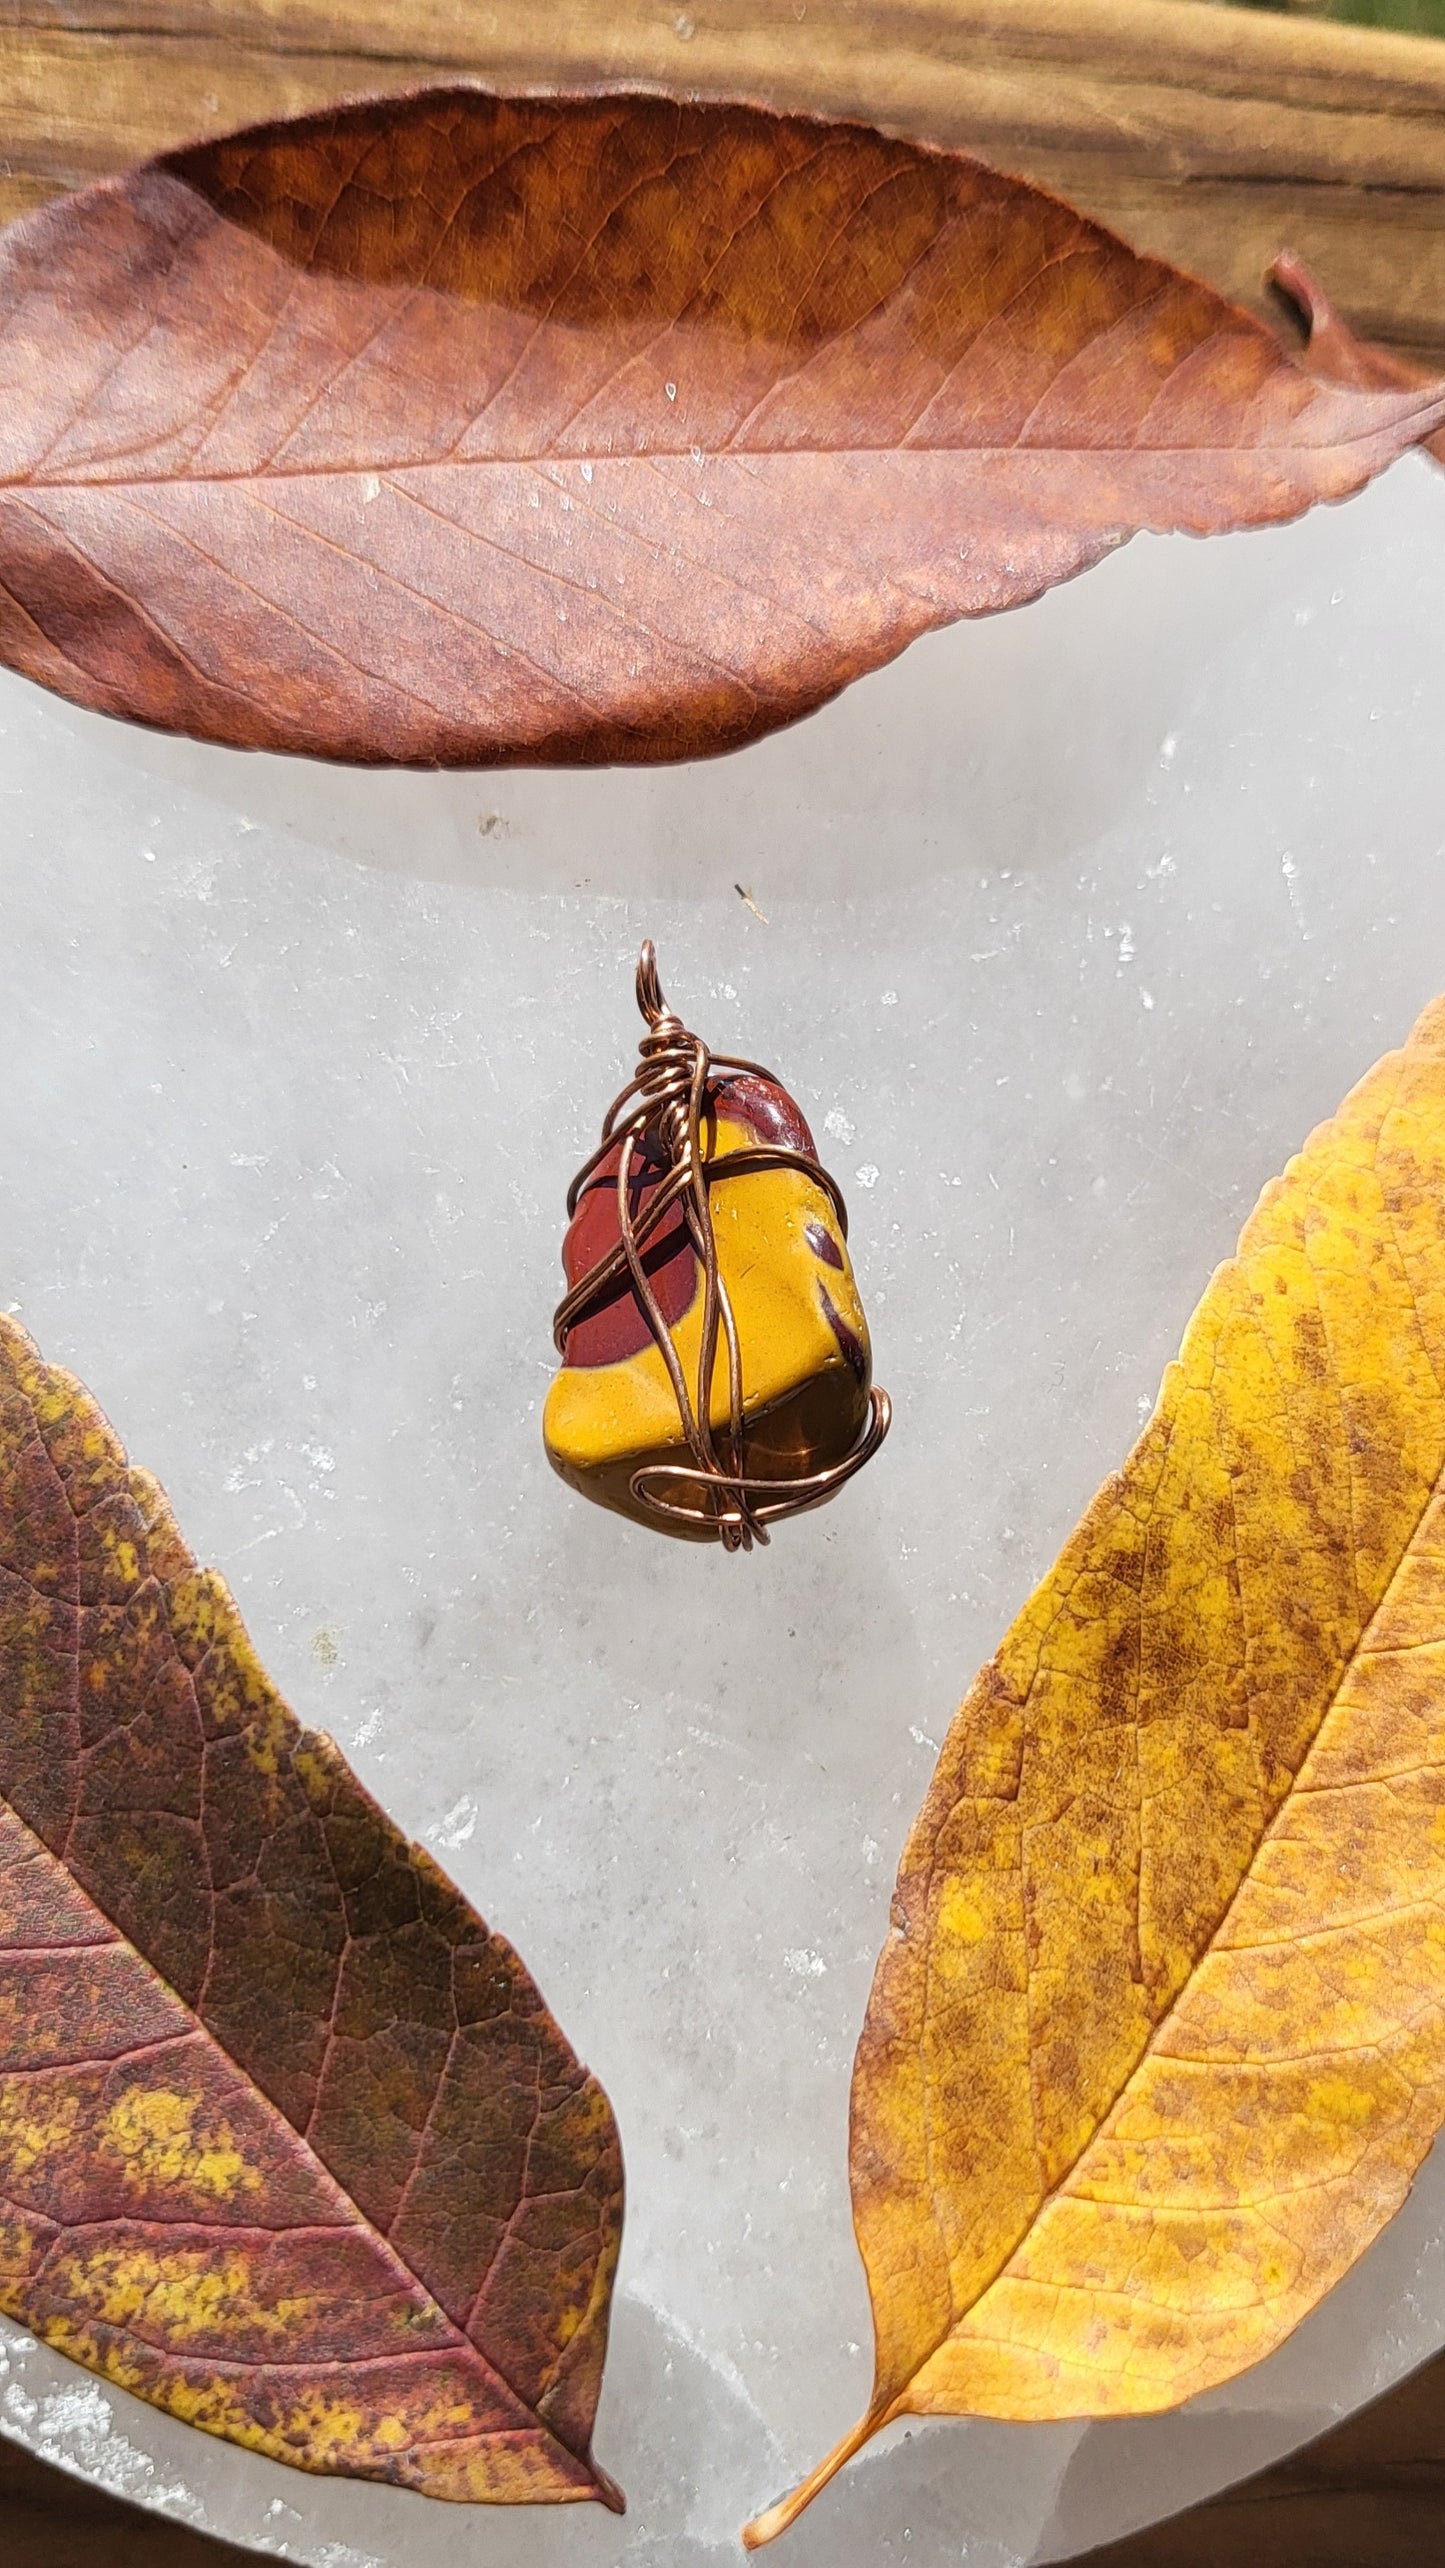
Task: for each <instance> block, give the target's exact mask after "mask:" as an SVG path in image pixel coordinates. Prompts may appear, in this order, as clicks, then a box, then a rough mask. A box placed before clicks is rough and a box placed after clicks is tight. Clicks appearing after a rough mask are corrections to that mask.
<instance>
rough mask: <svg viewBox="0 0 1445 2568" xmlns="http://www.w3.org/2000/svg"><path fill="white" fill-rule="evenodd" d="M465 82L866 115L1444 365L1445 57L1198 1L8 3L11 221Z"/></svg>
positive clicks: (1250, 296)
mask: <svg viewBox="0 0 1445 2568" xmlns="http://www.w3.org/2000/svg"><path fill="white" fill-rule="evenodd" d="M457 78H466V79H474V80H480V81H483V82H487V83H491V84H495V85H498V86H501V85H506V84H508V83H511V84H516V85H521V86H527V85H535V84H544V83H547V82H549V81H553V82H555V81H564V82H565V81H571V82H574V83H576V84H578V85H590V84H593V83H596V82H599V81H610V82H626V81H632V82H640V83H643V84H646V85H665V86H668V87H672V88H680V89H683V90H685V91H686V92H687V93H688V94H690V95H695V96H704V97H709V96H726V95H734V96H736V95H744V96H748V97H756V98H765V99H768V100H770V101H771V102H773V103H774V104H776V105H779V106H784V107H790V108H802V109H813V110H816V111H822V112H826V113H830V114H846V115H860V116H867V117H870V118H871V119H872V120H873V121H874V122H876V123H879V124H882V125H884V126H886V127H888V128H889V129H891V130H893V131H896V132H903V133H908V134H913V135H917V136H919V137H921V138H924V139H927V140H932V141H937V142H943V143H954V144H960V145H963V146H965V147H966V148H968V149H970V150H973V151H977V152H978V153H980V154H981V156H982V157H984V158H985V159H988V160H991V161H994V162H995V163H997V164H998V165H999V166H1000V167H1005V168H1010V169H1017V170H1021V171H1022V172H1023V173H1024V174H1025V175H1026V176H1029V177H1031V178H1035V179H1037V180H1038V181H1040V182H1041V183H1042V184H1044V185H1046V186H1053V187H1058V188H1060V189H1062V190H1063V191H1064V192H1065V193H1067V194H1069V195H1071V196H1072V197H1073V199H1074V201H1075V202H1076V203H1078V204H1080V205H1082V206H1084V207H1085V208H1086V209H1087V210H1088V211H1089V212H1091V213H1095V214H1097V215H1099V216H1100V217H1101V219H1103V220H1104V221H1106V222H1111V223H1113V224H1114V225H1115V227H1116V228H1117V229H1119V230H1121V231H1123V232H1124V233H1125V234H1126V236H1127V237H1128V238H1129V239H1130V240H1132V241H1134V242H1135V243H1137V244H1138V245H1139V246H1141V247H1144V248H1149V249H1158V250H1161V251H1163V252H1164V253H1165V254H1166V255H1168V256H1170V257H1172V258H1175V259H1177V260H1179V261H1180V262H1181V263H1182V264H1184V265H1185V266H1188V267H1192V268H1194V269H1196V270H1197V271H1199V272H1200V273H1201V274H1203V275H1206V276H1208V277H1209V278H1210V279H1211V281H1213V282H1214V283H1216V284H1218V285H1221V286H1223V287H1224V288H1225V290H1226V291H1228V292H1230V293H1234V294H1237V295H1239V296H1240V297H1241V299H1242V300H1244V301H1247V302H1250V303H1252V304H1253V305H1254V306H1255V308H1256V309H1259V308H1262V305H1263V288H1262V283H1261V276H1262V270H1263V268H1264V266H1265V264H1266V263H1267V260H1268V259H1269V257H1270V256H1271V255H1272V253H1273V252H1274V251H1275V250H1276V249H1278V248H1280V247H1282V246H1285V245H1288V246H1290V247H1292V248H1294V249H1296V250H1298V251H1300V252H1301V253H1302V255H1303V256H1305V257H1306V258H1307V259H1309V260H1310V261H1311V263H1312V264H1313V265H1314V266H1316V267H1317V268H1318V270H1319V272H1320V274H1321V276H1322V278H1323V280H1324V282H1325V284H1326V285H1327V286H1328V287H1329V288H1330V290H1331V291H1332V292H1333V293H1334V294H1335V296H1336V298H1337V299H1338V301H1339V302H1340V303H1341V304H1342V305H1343V307H1344V309H1345V311H1346V312H1347V314H1348V315H1349V317H1350V318H1351V320H1353V321H1354V322H1355V323H1356V325H1357V326H1359V327H1360V328H1362V329H1365V330H1367V331H1368V332H1370V334H1371V335H1373V336H1376V337H1379V338H1382V339H1384V340H1386V341H1387V342H1389V343H1390V344H1392V345H1395V346H1398V347H1402V348H1408V349H1412V350H1414V351H1416V352H1418V353H1420V354H1422V355H1425V356H1427V357H1434V358H1439V359H1440V360H1441V361H1445V46H1442V45H1437V44H1434V43H1432V42H1430V41H1428V40H1426V39H1423V38H1414V37H1407V36H1396V35H1390V34H1381V33H1379V32H1377V31H1375V30H1371V29H1363V28H1354V27H1344V26H1336V25H1333V24H1328V23H1323V22H1318V21H1314V20H1307V19H1300V18H1295V17H1277V16H1273V15H1269V14H1264V13H1256V12H1253V11H1232V10H1231V11H1225V10H1221V9H1217V8H1210V7H1204V6H1200V5H1197V0H493V5H484V0H0V216H4V215H8V214H12V213H17V212H20V211H23V210H24V209H25V208H27V207H28V206H30V205H33V204H36V203H38V202H41V201H42V200H43V198H44V197H45V196H46V195H47V194H50V193H54V192H55V191H57V190H59V189H62V188H66V187H73V186H76V185H78V184H80V183H81V182H83V181H84V180H86V179H88V178H93V177H97V176H100V175H103V174H105V173H106V172H109V171H112V170H117V169H121V168H124V167H126V166H127V165H129V164H130V163H131V162H133V161H135V160H138V159H141V158H143V157H144V156H145V155H146V154H147V153H149V152H153V151H157V150H163V149H165V148H167V147H168V146H169V145H171V144H174V143H178V142H181V141H184V140H188V139H190V138H192V137H193V136H196V135H200V134H212V133H220V132H224V131H226V130H227V129H228V128H229V127H233V126H236V125H239V124H244V123H247V122H250V121H253V120H254V119H257V118H260V117H266V116H274V115H289V114H294V113H296V112H298V111H300V110H302V109H304V108H307V107H312V106H317V105H320V104H322V103H324V102H325V101H327V100H329V99H333V98H337V97H354V96H359V95H363V94H366V93H368V92H373V93H374V92H376V91H386V90H397V89H406V88H411V87H414V86H416V85H418V84H419V83H422V82H425V81H428V80H446V79H457Z"/></svg>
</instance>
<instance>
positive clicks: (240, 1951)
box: [0, 1317, 622, 2507]
mask: <svg viewBox="0 0 1445 2568" xmlns="http://www.w3.org/2000/svg"><path fill="white" fill-rule="evenodd" d="M0 1795H3V1798H0V2309H3V2310H4V2311H5V2312H6V2313H7V2315H9V2316H10V2317H12V2318H17V2319H20V2320H22V2321H23V2322H24V2324H25V2325H26V2326H28V2327H30V2328H33V2329H34V2331H35V2333H36V2334H37V2335H39V2336H41V2337H43V2338H44V2339H45V2340H46V2342H47V2343H49V2344H51V2345H55V2346H58V2347H60V2349H61V2350H62V2351H63V2352H64V2353H66V2354H70V2355H73V2356H74V2357H75V2358H76V2359H77V2361H79V2362H82V2363H85V2364H88V2365H89V2366H90V2367H91V2369H92V2370H93V2371H96V2372H99V2373H100V2374H101V2375H102V2376H103V2377H104V2378H105V2379H106V2380H108V2381H114V2382H117V2383H119V2384H120V2385H121V2386H122V2387H124V2388H126V2389H128V2390H135V2391H138V2392H139V2393H140V2395H141V2396H142V2397H143V2398H147V2399H150V2400H152V2401H153V2402H154V2404H155V2405H156V2406H157V2407H163V2408H167V2409H169V2410H170V2412H171V2413H172V2414H173V2415H175V2416H179V2417H183V2418H185V2419H186V2420H187V2421H188V2422H189V2423H191V2424H193V2425H199V2426H203V2427H204V2428H205V2429H206V2430H207V2431H208V2432H209V2433H212V2434H220V2435H225V2436H227V2437H228V2438H229V2439H230V2440H231V2441H233V2442H236V2443H242V2444H246V2445H249V2446H251V2447H252V2448H253V2449H255V2450H257V2451H261V2452H267V2453H270V2454H271V2455H273V2457H274V2458H276V2459H277V2460H281V2461H289V2462H292V2463H294V2464H296V2465H297V2466H299V2467H300V2468H302V2469H307V2470H331V2471H340V2472H344V2473H348V2474H350V2475H354V2476H359V2477H362V2478H371V2479H388V2480H393V2481H395V2482H397V2483H399V2484H401V2485H403V2486H406V2487H411V2488H418V2489H421V2490H422V2491H424V2492H425V2493H426V2494H427V2495H430V2496H436V2497H451V2498H457V2499H463V2500H466V2499H472V2500H483V2499H485V2500H490V2501H494V2502H520V2501H522V2500H526V2499H549V2500H553V2501H558V2502H566V2501H570V2500H576V2499H579V2498H584V2497H600V2498H601V2499H602V2501H603V2502H604V2503H605V2504H607V2505H612V2506H618V2507H620V2504H621V2499H620V2497H619V2496H618V2494H617V2491H616V2489H615V2488H614V2487H613V2486H612V2483H611V2481H610V2480H609V2479H608V2478H607V2477H606V2475H605V2473H604V2472H602V2471H601V2470H600V2469H598V2467H597V2466H596V2464H595V2463H594V2462H593V2460H592V2458H591V2453H590V2449H589V2446H590V2438H591V2431H592V2419H593V2412H594V2410H595V2407H596V2404H597V2393H598V2389H599V2386H600V2383H601V2377H602V2362H603V2356H604V2353H605V2350H606V2337H607V2317H608V2305H609V2297H610V2293H611V2285H612V2275H613V2270H614V2267H615V2264H616V2258H617V2246H618V2240H619V2235H620V2229H621V2219H622V2166H621V2157H620V2152H619V2149H618V2144H617V2135H616V2130H615V2127H614V2124H613V2120H612V2115H611V2111H610V2109H609V2106H608V2103H607V2099H606V2097H605V2096H604V2095H603V2093H602V2090H601V2088H600V2087H599V2086H598V2085H597V2084H596V2081H595V2080H594V2079H592V2078H590V2077H589V2076H588V2075H587V2073H586V2072H585V2070H583V2069H582V2068H581V2067H580V2065H579V2063H578V2062H577V2060H576V2059H575V2057H574V2056H573V2054H572V2052H571V2051H570V2049H569V2048H568V2046H567V2043H566V2042H565V2040H564V2039H563V2036H562V2034H561V2033H560V2032H559V2030H558V2028H557V2026H556V2024H555V2023H554V2022H553V2020H552V2018H551V2016H550V2015H549V2014H548V2012H547V2010H546V2007H545V2006H544V2004H543V2002H542V1999H541V1997H540V1995H539V1993H538V1991H537V1989H536V1987H535V1985H534V1983H533V1982H532V1980H531V1979H529V1977H528V1975H527V1973H526V1971H525V1970H524V1969H523V1967H522V1965H521V1963H520V1962H519V1960H518V1959H517V1956H516V1954H515V1953H514V1952H513V1951H512V1949H511V1947H510V1945H508V1944H507V1943H505V1942H504V1941H503V1939H502V1937H501V1936H499V1935H494V1934H489V1933H488V1931H487V1928H486V1927H485V1926H484V1925H483V1924H482V1922H481V1920H480V1918H479V1917H477V1915H476V1914H475V1912H474V1911H473V1910H472V1909H470V1908H469V1907H468V1906H467V1904H466V1902H465V1900H463V1899H462V1897H461V1895H460V1893H459V1892H457V1891H456V1890H454V1889H453V1887H452V1885H451V1883H450V1882H449V1881H447V1880H446V1878H445V1876H444V1875H443V1874H442V1873H441V1872H439V1871H438V1869H437V1867H436V1865H435V1864H434V1863H433V1862H432V1861H431V1859H430V1857H429V1856H428V1855H426V1854H425V1853H424V1852H423V1851H422V1850H421V1849H420V1848H419V1847H416V1846H412V1845H409V1844H408V1843H407V1841H406V1839H405V1838H404V1837H403V1836H401V1834H400V1833H399V1831H398V1830H397V1829H396V1828H394V1827H393V1826H392V1824H391V1822H390V1821H389V1820H388V1819H387V1817H386V1816H385V1813H384V1812H383V1811H381V1810H380V1809H378V1807H377V1805H376V1803H375V1802H374V1801H373V1800H372V1799H371V1797H370V1795H369V1794H368V1793H367V1792H365V1791H363V1789H362V1787H361V1785H360V1784H359V1783H358V1782H357V1780H356V1778H355V1776H354V1775H353V1774H352V1773H351V1772H350V1770H349V1768H348V1767H347V1765H346V1764H345V1762H344V1760H343V1759H342V1757H341V1755H340V1754H339V1752H338V1750H337V1749H336V1748H335V1747H334V1746H333V1744H332V1742H331V1741H330V1740H329V1739H327V1738H324V1737H322V1736H320V1735H319V1734H317V1733H315V1732H313V1731H307V1730H303V1729H302V1728H301V1727H300V1726H299V1724H298V1723H297V1722H296V1720H295V1718H294V1717H293V1715H292V1714H291V1713H290V1712H289V1711H288V1710H287V1708H286V1706H285V1704H284V1703H282V1701H281V1700H280V1698H279V1696H278V1695H277V1694H276V1692H275V1690H274V1688H273V1687H272V1685H271V1684H270V1682H269V1680H268V1679H267V1677H266V1675H265V1673H264V1671H263V1669H262V1668H261V1666H260V1665H259V1663H258V1661H257V1659H256V1656H255V1654H254V1652H253V1650H252V1648H251V1645H250V1643H249V1641H248V1640H247V1637H246V1634H245V1631H244V1630H243V1628H242V1625H241V1621H240V1617H239V1615H238V1614H237V1611H236V1607H235V1604H234V1601H233V1599H232V1597H231V1595H230V1592H229V1590H228V1589H227V1588H226V1586H225V1585H224V1583H223V1582H222V1581H221V1580H220V1579H219V1578H218V1577H217V1576H216V1574H215V1572H214V1571H213V1570H202V1569H198V1568H197V1566H196V1564H195V1561H194V1560H193V1559H192V1557H191V1554H190V1553H189V1551H188V1550H187V1549H186V1546H185V1544H184V1542H183V1541H182V1539H181V1536H180V1534H179V1533H178V1531H177V1529H176V1526H175V1523H174V1521H173V1519H172V1517H171V1514H170V1510H169V1508H168V1507H167V1504H166V1501H165V1498H164V1496H163V1494H162V1492H161V1490H160V1489H159V1488H158V1487H157V1485H156V1483H155V1482H154V1481H153V1480H152V1479H151V1478H150V1477H149V1475H148V1474H147V1473H145V1472H141V1471H128V1470H127V1468H126V1462H125V1456H124V1454H123V1452H122V1451H121V1448H120V1446H119V1444H118V1443H117V1441H116V1438H115V1436H114V1435H113V1433H112V1432H111V1430H110V1428H109V1427H108V1426H107V1424H106V1422H105V1420H104V1419H103V1417H102V1416H101V1414H100V1412H99V1410H98V1409H97V1408H96V1406H95V1404H94V1402H93V1401H92V1400H91V1399H90V1398H89V1396H88V1394H87V1393H86V1392H85V1391H83V1390H82V1389H81V1387H80V1385H79V1384H78V1383H77V1382H75V1381H74V1380H73V1379H72V1378H71V1376H70V1375H68V1374H66V1373H62V1372H59V1371H55V1370H53V1369H51V1368H48V1367H47V1366H45V1365H43V1364H42V1363H41V1360H40V1358H39V1356H38V1354H37V1353H36V1350H35V1348H34V1347H33V1346H32V1344H31V1342H30V1340H29V1338H28V1337H26V1335H25V1333H24V1331H23V1330H22V1329H20V1328H19V1327H17V1326H16V1324H15V1323H14V1322H13V1321H12V1320H8V1319H5V1318H3V1317H0Z"/></svg>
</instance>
